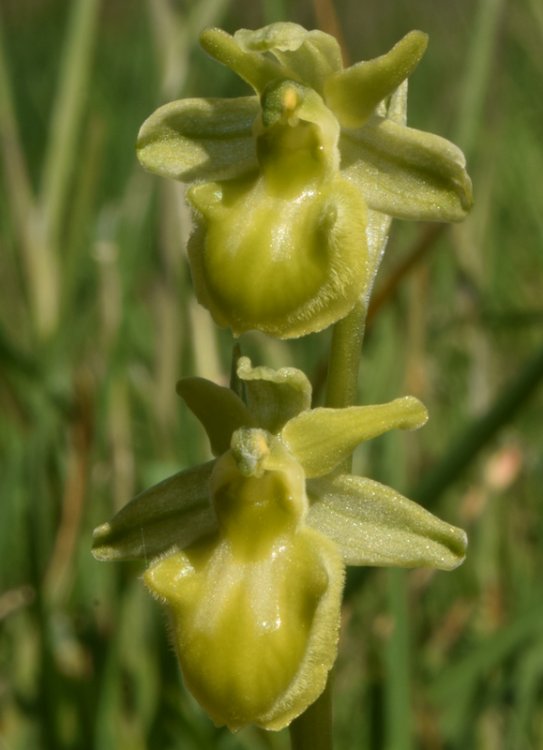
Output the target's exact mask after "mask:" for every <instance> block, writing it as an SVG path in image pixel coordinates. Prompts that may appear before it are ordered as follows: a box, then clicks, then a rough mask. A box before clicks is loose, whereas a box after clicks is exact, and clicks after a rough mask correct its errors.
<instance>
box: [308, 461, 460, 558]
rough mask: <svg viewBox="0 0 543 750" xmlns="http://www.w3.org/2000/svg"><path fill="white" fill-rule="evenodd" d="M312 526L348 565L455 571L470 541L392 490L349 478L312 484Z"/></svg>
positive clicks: (367, 481)
mask: <svg viewBox="0 0 543 750" xmlns="http://www.w3.org/2000/svg"><path fill="white" fill-rule="evenodd" d="M308 494H309V498H310V501H311V508H310V511H309V514H308V516H307V523H308V524H309V525H310V526H312V527H313V528H315V529H317V530H318V531H320V532H321V533H322V534H326V536H328V537H329V538H330V539H333V540H334V542H335V543H336V544H337V545H338V546H339V547H340V549H341V551H342V553H343V559H344V560H345V563H346V564H347V565H380V566H389V565H391V566H396V567H403V568H414V567H430V568H438V569H440V570H452V569H454V568H456V567H457V566H458V565H460V564H461V563H462V561H463V560H464V557H465V554H466V546H467V538H466V534H465V532H464V531H462V529H458V528H457V527H456V526H452V525H451V524H448V523H446V522H445V521H441V520H440V519H439V518H437V517H436V516H434V515H432V514H431V513H429V512H428V511H427V510H425V509H424V508H422V507H421V506H420V505H417V504H416V503H414V502H412V501H411V500H408V499H407V498H406V497H403V496H402V495H400V494H399V493H398V492H395V491H394V490H393V489H391V488H390V487H386V486H385V485H382V484H379V483H378V482H374V481H372V480H370V479H365V478H363V477H355V476H350V475H344V476H339V477H336V478H335V479H332V480H330V479H317V480H312V481H310V482H308Z"/></svg>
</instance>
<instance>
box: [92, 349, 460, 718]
mask: <svg viewBox="0 0 543 750" xmlns="http://www.w3.org/2000/svg"><path fill="white" fill-rule="evenodd" d="M237 377H238V384H239V385H240V386H241V388H240V390H242V391H243V392H244V395H245V400H242V399H241V398H239V397H238V396H237V395H236V393H234V391H232V390H230V389H228V388H223V387H220V386H217V385H214V384H213V383H211V382H209V381H207V380H203V379H200V378H188V379H186V380H183V381H181V382H180V384H179V386H178V391H179V393H180V395H181V396H182V397H183V398H184V399H185V401H186V403H187V404H188V406H189V407H190V408H191V409H192V411H193V412H194V413H195V414H196V415H197V417H198V418H199V419H200V421H201V422H202V424H203V425H204V427H205V429H206V431H207V434H208V436H209V439H210V442H211V447H212V450H213V453H214V454H215V455H216V456H218V457H217V458H216V459H215V460H213V461H210V462H209V463H206V464H203V465H202V466H198V467H196V468H193V469H188V470H186V471H182V472H180V473H179V474H176V475H174V476H173V477H170V478H169V479H166V480H165V481H163V482H161V483H160V484H158V485H156V486H155V487H153V488H151V489H149V490H147V491H145V492H143V493H142V494H141V495H139V496H138V497H136V498H135V499H134V500H132V502H131V503H129V504H128V505H127V506H126V507H125V508H123V509H122V510H121V511H120V512H119V513H118V514H117V515H116V516H115V517H114V518H113V519H112V520H111V521H110V522H109V523H105V524H103V525H102V526H100V527H98V528H97V529H96V530H95V532H94V555H95V556H96V557H97V558H98V559H100V560H120V559H134V558H140V559H145V560H148V559H149V558H150V559H151V564H150V567H149V568H148V570H147V572H146V573H145V574H144V581H145V583H146V585H147V587H148V588H149V589H150V591H151V592H152V593H153V594H154V595H156V596H157V597H159V598H160V599H161V600H163V601H164V602H165V603H166V604H167V605H168V607H169V609H170V611H171V613H172V616H173V624H174V631H173V632H174V638H175V644H176V648H177V653H178V657H179V660H180V664H181V668H182V671H183V674H184V678H185V682H186V684H187V686H188V687H189V688H190V690H191V691H192V692H193V694H194V695H195V697H196V698H197V699H198V700H199V702H200V703H201V704H202V706H203V707H204V708H205V709H206V710H207V711H208V713H209V714H210V716H211V717H212V718H213V719H214V721H215V722H216V723H217V724H226V725H227V726H229V727H230V728H231V729H237V728H239V727H242V726H244V725H246V724H250V723H252V724H257V725H260V726H262V727H264V728H266V729H281V728H283V727H284V726H286V725H287V724H289V723H290V721H292V719H294V718H295V717H297V716H298V715H300V714H301V713H302V712H303V711H304V710H305V709H306V708H307V707H308V706H309V705H310V704H311V703H313V702H314V701H315V700H316V699H317V697H318V696H319V695H320V693H321V692H322V690H323V689H324V686H325V683H326V679H327V675H328V672H329V670H330V669H331V667H332V665H333V662H334V660H335V656H336V648H337V637H338V628H339V618H340V606H341V595H342V589H343V579H344V568H345V565H396V566H402V567H413V566H430V567H434V568H441V569H443V570H450V569H452V568H455V567H456V566H457V565H459V564H460V563H461V562H462V560H463V558H464V554H465V546H466V538H465V534H464V532H463V531H461V530H460V529H457V528H455V527H453V526H450V525H449V524H447V523H444V522H443V521H440V520H439V519H438V518H436V517H435V516H433V515H432V514H431V513H429V512H428V511H426V510H424V509H423V508H421V507H420V506H418V505H416V504H415V503H413V502H411V501H410V500H408V499H406V498H405V497H402V496H401V495H399V494H398V493H396V492H395V491H394V490H392V489H390V488H389V487H385V486H383V485H381V484H379V483H378V482H374V481H372V480H370V479H365V478H361V477H356V476H352V475H345V474H340V473H338V468H339V467H340V466H341V464H342V463H343V462H344V461H345V459H346V458H348V456H349V455H350V454H351V453H352V451H353V449H354V448H355V447H356V445H358V444H359V443H360V442H362V441H364V440H368V439H370V438H372V437H375V436H377V435H379V434H382V433H384V432H386V431H388V430H390V429H393V428H401V429H414V428H417V427H420V426H421V425H422V424H424V422H425V421H426V418H427V414H426V410H425V408H424V406H423V405H422V404H421V403H420V402H419V401H418V400H417V399H415V398H412V397H409V396H406V397H404V398H400V399H397V400H395V401H392V402H390V403H388V404H381V405H377V406H353V407H348V408H344V409H327V408H317V409H310V408H309V407H310V401H311V387H310V385H309V382H308V380H307V378H306V377H305V375H304V374H303V373H302V372H300V371H299V370H294V369H290V368H284V369H281V370H278V371H274V370H271V369H268V368H265V367H258V368H252V367H251V363H250V362H249V360H247V359H246V358H242V359H240V360H239V363H238V369H237ZM153 558H154V560H153Z"/></svg>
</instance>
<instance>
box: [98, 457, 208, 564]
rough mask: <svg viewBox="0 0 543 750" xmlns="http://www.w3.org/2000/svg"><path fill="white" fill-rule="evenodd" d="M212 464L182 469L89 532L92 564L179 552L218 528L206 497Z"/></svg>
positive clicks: (140, 558) (149, 557)
mask: <svg viewBox="0 0 543 750" xmlns="http://www.w3.org/2000/svg"><path fill="white" fill-rule="evenodd" d="M214 463H215V462H214V461H211V462H209V463H207V464H203V465H201V466H196V467H195V468H191V469H186V470H184V471H180V472H179V473H177V474H174V476H172V477H168V479H165V480H164V481H162V482H160V483H159V484H156V485H155V486H154V487H151V488H149V489H148V490H145V491H144V492H142V493H140V494H139V495H138V496H137V497H135V498H134V499H133V500H131V501H130V502H129V503H128V504H127V505H125V506H124V508H122V509H121V510H120V511H119V512H118V513H117V514H116V515H115V516H114V517H113V518H112V519H111V521H108V522H107V523H103V524H102V525H101V526H98V527H97V528H96V529H95V530H94V534H93V546H92V554H93V555H94V557H95V558H96V559H97V560H105V561H110V560H149V559H152V558H153V557H156V556H157V555H160V554H162V553H164V552H166V551H168V550H171V549H172V548H173V549H182V548H183V547H186V546H187V545H189V544H192V543H193V542H195V541H196V540H198V539H200V538H202V537H204V536H207V535H208V534H209V533H210V532H212V531H213V530H214V529H216V527H217V518H216V515H215V512H214V510H213V507H212V505H211V501H210V497H209V480H210V477H211V472H212V469H213V465H214Z"/></svg>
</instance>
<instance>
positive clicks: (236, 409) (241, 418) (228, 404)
mask: <svg viewBox="0 0 543 750" xmlns="http://www.w3.org/2000/svg"><path fill="white" fill-rule="evenodd" d="M176 390H177V393H178V394H179V395H180V396H181V398H182V399H183V400H184V401H185V403H186V404H187V406H188V407H189V409H190V410H191V411H192V412H193V414H194V415H195V416H196V417H197V418H198V419H199V421H200V422H201V423H202V425H203V427H204V429H205V431H206V433H207V436H208V438H209V442H210V443H211V450H212V451H213V455H215V456H220V455H221V453H225V452H226V451H227V450H228V449H229V448H230V440H231V438H232V433H233V432H234V430H237V429H238V428H239V427H251V426H256V422H255V419H254V417H253V416H252V414H251V412H250V411H249V409H247V407H246V406H245V404H244V403H243V401H242V400H241V399H240V398H239V396H237V395H236V394H235V393H234V391H232V390H231V389H230V388H225V387H224V386H220V385H216V384H215V383H213V382H211V380H205V379H204V378H197V377H193V378H184V379H183V380H180V381H179V382H178V383H177V388H176Z"/></svg>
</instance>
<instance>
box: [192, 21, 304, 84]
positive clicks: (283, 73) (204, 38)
mask: <svg viewBox="0 0 543 750" xmlns="http://www.w3.org/2000/svg"><path fill="white" fill-rule="evenodd" d="M200 44H201V45H202V47H203V48H204V49H205V51H206V52H207V53H208V54H209V55H211V57H214V58H215V60H218V61H219V62H221V63H222V64H223V65H226V66H227V67H229V68H230V70H233V71H234V73H236V74H237V75H238V76H239V77H240V78H243V80H244V81H247V83H248V84H249V85H250V86H252V87H253V88H254V89H255V91H257V92H258V93H261V92H262V91H263V90H264V89H265V88H266V86H267V85H268V83H271V82H272V81H275V80H277V79H281V78H292V79H293V80H295V81H299V80H300V78H299V76H298V75H297V74H296V73H294V72H293V71H289V70H285V69H284V68H282V67H281V66H280V65H279V64H278V63H276V62H274V61H273V60H271V59H270V58H268V57H265V56H264V55H261V54H259V53H258V52H249V51H247V50H245V49H243V48H242V47H241V45H240V44H239V41H238V38H234V37H233V36H231V35H230V34H228V33H227V32H226V31H223V30H222V29H205V31H203V32H202V34H201V36H200Z"/></svg>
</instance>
